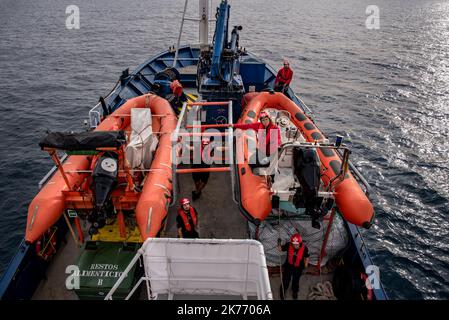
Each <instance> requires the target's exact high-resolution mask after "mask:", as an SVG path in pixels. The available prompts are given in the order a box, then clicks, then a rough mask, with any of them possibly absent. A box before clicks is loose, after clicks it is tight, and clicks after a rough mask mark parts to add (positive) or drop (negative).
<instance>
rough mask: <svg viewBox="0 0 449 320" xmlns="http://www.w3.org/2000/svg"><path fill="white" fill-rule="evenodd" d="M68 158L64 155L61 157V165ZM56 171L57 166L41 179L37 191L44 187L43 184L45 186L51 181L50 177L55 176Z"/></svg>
mask: <svg viewBox="0 0 449 320" xmlns="http://www.w3.org/2000/svg"><path fill="white" fill-rule="evenodd" d="M67 158H68V155H67V154H64V155H63V156H62V157H61V160H60V161H61V163H64V162H65V161H66V160H67ZM56 170H58V167H57V166H53V167H52V168H51V169H50V170H49V171H48V172H47V174H46V175H45V176H44V177H43V178H42V179H41V181H39V183H38V186H39V190H40V189H42V187H43V186H44V184H46V183H47V182H48V180H50V179H51V177H52V176H53V175H54V174H55V172H56Z"/></svg>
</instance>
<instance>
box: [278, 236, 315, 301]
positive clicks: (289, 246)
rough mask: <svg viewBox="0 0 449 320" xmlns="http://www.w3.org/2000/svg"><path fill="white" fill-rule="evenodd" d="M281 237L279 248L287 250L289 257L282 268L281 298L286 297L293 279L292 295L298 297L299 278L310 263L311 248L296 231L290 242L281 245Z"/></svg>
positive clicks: (294, 297)
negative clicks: (309, 248)
mask: <svg viewBox="0 0 449 320" xmlns="http://www.w3.org/2000/svg"><path fill="white" fill-rule="evenodd" d="M281 241H282V240H281V239H278V250H279V251H287V258H286V259H285V263H284V265H283V269H282V280H281V281H282V284H281V287H280V297H281V300H284V299H285V292H286V291H287V289H288V286H289V284H290V279H292V297H293V299H294V300H296V299H298V291H299V278H301V274H302V272H303V270H304V269H305V268H307V266H308V265H309V250H308V249H307V246H306V245H305V244H304V242H303V241H302V238H301V236H300V235H299V234H298V233H295V234H294V235H293V236H292V237H291V238H290V242H287V243H286V244H284V245H281Z"/></svg>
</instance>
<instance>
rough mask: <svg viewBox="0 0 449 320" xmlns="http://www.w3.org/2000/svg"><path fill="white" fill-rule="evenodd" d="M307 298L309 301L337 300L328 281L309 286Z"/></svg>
mask: <svg viewBox="0 0 449 320" xmlns="http://www.w3.org/2000/svg"><path fill="white" fill-rule="evenodd" d="M307 298H308V299H309V300H337V298H336V297H335V295H334V290H333V289H332V283H331V282H330V281H326V282H324V283H322V282H320V283H317V284H316V285H314V286H311V287H310V291H309V295H308V296H307Z"/></svg>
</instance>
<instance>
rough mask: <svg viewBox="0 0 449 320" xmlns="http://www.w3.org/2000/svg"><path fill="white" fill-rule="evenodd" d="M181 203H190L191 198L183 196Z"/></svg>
mask: <svg viewBox="0 0 449 320" xmlns="http://www.w3.org/2000/svg"><path fill="white" fill-rule="evenodd" d="M179 203H180V204H181V206H183V205H185V204H190V200H189V199H187V198H182V199H181V200H180V201H179Z"/></svg>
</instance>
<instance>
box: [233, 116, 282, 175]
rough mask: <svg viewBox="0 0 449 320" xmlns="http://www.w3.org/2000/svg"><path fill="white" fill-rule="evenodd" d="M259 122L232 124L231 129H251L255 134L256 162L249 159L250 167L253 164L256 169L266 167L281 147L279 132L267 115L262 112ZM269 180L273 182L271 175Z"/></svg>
mask: <svg viewBox="0 0 449 320" xmlns="http://www.w3.org/2000/svg"><path fill="white" fill-rule="evenodd" d="M259 120H260V122H255V123H245V124H233V125H232V127H233V128H236V129H243V130H247V129H252V130H255V131H256V132H257V154H256V153H254V155H253V156H256V158H255V159H256V161H254V158H251V159H250V165H251V164H254V163H255V164H256V165H255V166H258V167H268V166H269V165H270V160H271V158H272V157H273V155H275V154H276V153H277V150H278V148H279V147H280V146H281V131H280V130H279V127H278V126H277V125H275V124H274V123H273V122H272V120H271V118H270V116H269V115H268V113H266V112H264V111H262V112H261V113H260V115H259ZM271 178H272V180H273V178H274V177H273V175H272V176H271Z"/></svg>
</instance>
